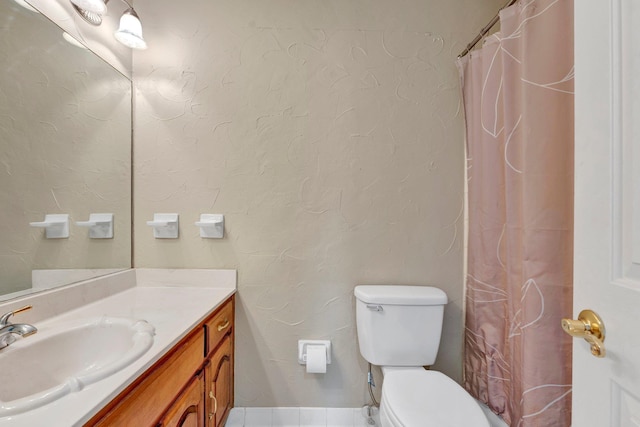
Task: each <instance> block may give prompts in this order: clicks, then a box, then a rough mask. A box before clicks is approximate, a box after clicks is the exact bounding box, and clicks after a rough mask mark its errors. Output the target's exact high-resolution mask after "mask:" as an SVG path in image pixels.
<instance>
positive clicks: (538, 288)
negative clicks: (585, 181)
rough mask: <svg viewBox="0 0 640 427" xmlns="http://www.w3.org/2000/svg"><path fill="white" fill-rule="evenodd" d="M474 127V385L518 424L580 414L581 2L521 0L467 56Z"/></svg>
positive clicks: (468, 373) (470, 365)
mask: <svg viewBox="0 0 640 427" xmlns="http://www.w3.org/2000/svg"><path fill="white" fill-rule="evenodd" d="M458 68H459V70H460V75H461V82H462V88H463V98H464V110H465V117H466V126H467V155H468V159H467V161H468V164H467V167H468V185H469V195H468V206H469V242H468V275H467V297H466V310H467V312H466V331H465V362H464V367H465V383H464V385H465V387H466V388H467V390H469V392H471V394H473V395H474V396H475V397H477V398H478V399H480V400H481V401H483V402H486V403H487V404H488V405H489V407H490V408H491V409H492V410H493V411H494V412H496V413H497V414H499V415H501V416H502V417H503V418H504V420H505V421H506V422H507V423H508V424H509V425H511V426H512V427H516V426H518V427H520V426H544V427H550V426H560V427H564V426H569V425H570V424H571V339H570V338H569V337H568V336H566V335H565V334H563V332H562V330H561V328H560V319H561V316H563V315H566V313H571V312H572V262H573V258H572V257H573V251H572V239H573V226H572V223H573V1H572V0H533V1H532V0H528V1H527V0H521V1H519V2H518V3H516V4H515V5H513V6H511V7H509V8H508V9H505V10H503V11H502V12H501V13H500V33H498V34H495V35H493V36H490V37H489V38H488V39H487V40H486V41H485V44H484V46H483V47H482V48H481V49H478V50H476V51H474V52H472V53H471V54H470V55H468V56H467V57H465V58H462V59H461V60H459V62H458Z"/></svg>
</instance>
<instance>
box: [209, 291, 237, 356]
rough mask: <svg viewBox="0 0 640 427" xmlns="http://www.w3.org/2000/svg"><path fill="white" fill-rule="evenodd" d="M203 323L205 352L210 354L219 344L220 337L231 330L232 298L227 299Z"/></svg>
mask: <svg viewBox="0 0 640 427" xmlns="http://www.w3.org/2000/svg"><path fill="white" fill-rule="evenodd" d="M205 325H206V328H207V349H206V350H207V353H206V354H210V353H211V352H212V351H213V350H215V348H216V347H217V346H218V344H220V341H222V338H224V336H225V335H227V334H229V333H230V332H231V331H232V330H233V299H231V300H230V301H228V302H227V303H226V304H225V305H224V306H223V307H222V308H221V309H220V311H219V312H218V314H216V315H215V316H214V317H213V318H212V319H211V320H209V321H207V323H206V324H205Z"/></svg>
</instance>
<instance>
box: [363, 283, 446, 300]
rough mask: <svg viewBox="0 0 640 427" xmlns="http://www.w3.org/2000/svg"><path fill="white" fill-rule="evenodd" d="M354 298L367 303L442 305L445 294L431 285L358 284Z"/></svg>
mask: <svg viewBox="0 0 640 427" xmlns="http://www.w3.org/2000/svg"><path fill="white" fill-rule="evenodd" d="M353 293H354V294H355V296H356V298H357V299H358V300H360V301H362V302H364V303H368V304H390V305H443V304H446V303H447V294H445V293H444V291H443V290H442V289H439V288H434V287H433V286H404V285H358V286H356V288H355V290H354V292H353Z"/></svg>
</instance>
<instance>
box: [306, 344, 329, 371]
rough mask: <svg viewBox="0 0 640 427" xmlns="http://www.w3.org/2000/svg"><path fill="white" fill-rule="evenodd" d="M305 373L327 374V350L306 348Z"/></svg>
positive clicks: (323, 348) (317, 346)
mask: <svg viewBox="0 0 640 427" xmlns="http://www.w3.org/2000/svg"><path fill="white" fill-rule="evenodd" d="M307 372H308V373H310V374H324V373H326V372H327V348H326V347H325V346H323V345H309V346H307Z"/></svg>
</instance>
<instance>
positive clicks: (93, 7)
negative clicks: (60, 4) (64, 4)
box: [70, 0, 107, 15]
mask: <svg viewBox="0 0 640 427" xmlns="http://www.w3.org/2000/svg"><path fill="white" fill-rule="evenodd" d="M70 1H71V3H73V4H75V5H76V6H78V7H79V8H80V9H82V10H86V11H87V12H93V13H97V14H98V15H104V14H105V13H107V5H106V3H105V2H104V0H70Z"/></svg>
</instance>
